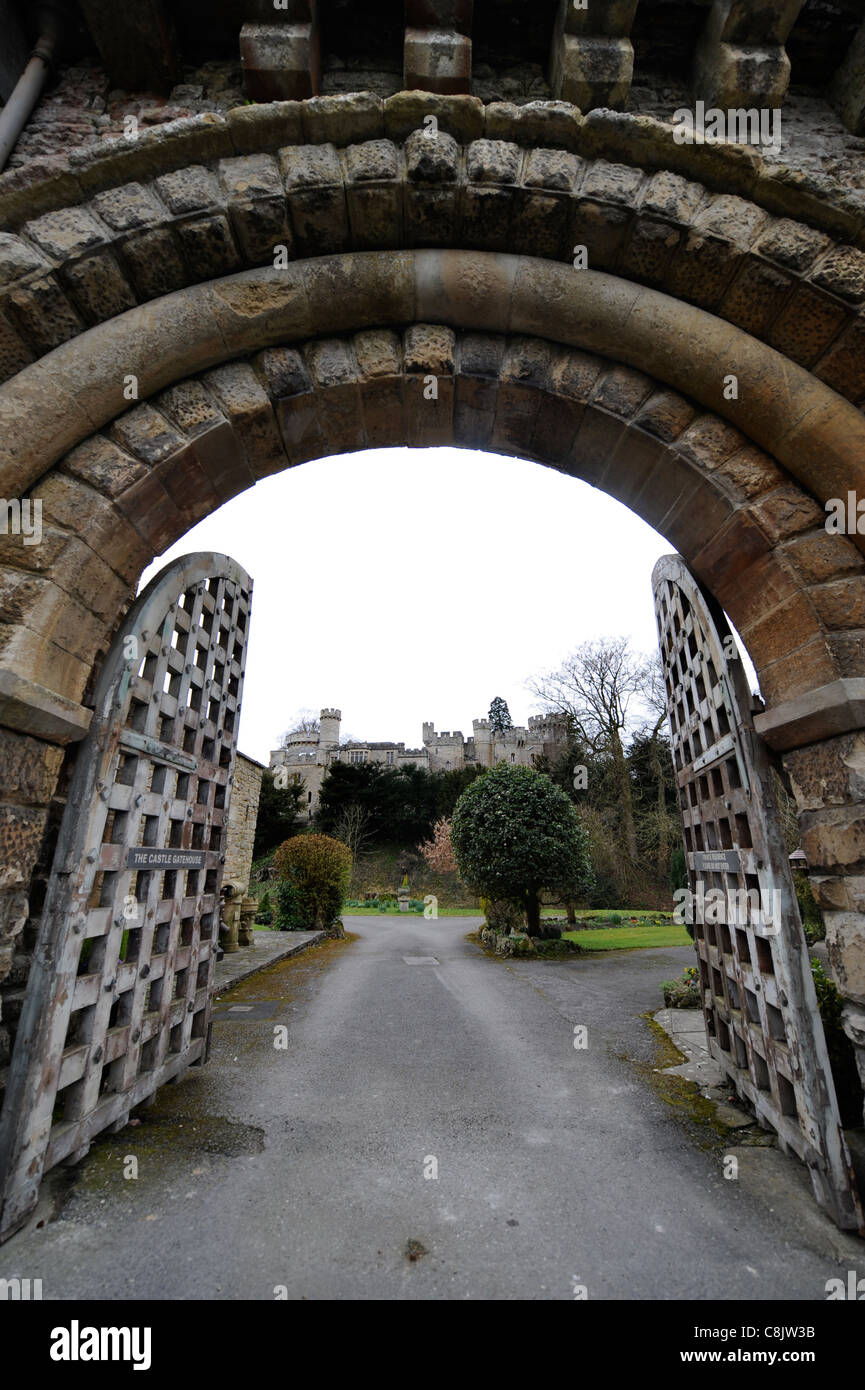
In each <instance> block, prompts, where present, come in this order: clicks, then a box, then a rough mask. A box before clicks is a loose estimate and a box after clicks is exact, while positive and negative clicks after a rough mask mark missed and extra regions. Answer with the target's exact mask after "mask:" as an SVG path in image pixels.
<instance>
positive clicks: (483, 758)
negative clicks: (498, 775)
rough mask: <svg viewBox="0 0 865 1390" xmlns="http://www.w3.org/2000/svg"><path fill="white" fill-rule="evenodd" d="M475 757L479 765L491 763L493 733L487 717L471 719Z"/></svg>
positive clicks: (485, 765)
mask: <svg viewBox="0 0 865 1390" xmlns="http://www.w3.org/2000/svg"><path fill="white" fill-rule="evenodd" d="M472 730H473V733H474V745H475V757H476V758H477V760H478V762H479V763H480V765H481V767H492V765H493V734H492V729H491V728H490V721H489V720H488V719H473V720H472Z"/></svg>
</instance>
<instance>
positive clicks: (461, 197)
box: [0, 93, 865, 402]
mask: <svg viewBox="0 0 865 1390" xmlns="http://www.w3.org/2000/svg"><path fill="white" fill-rule="evenodd" d="M402 97H403V98H405V100H404V101H402V98H393V99H391V100H392V101H394V102H396V103H397V106H396V107H395V108H394V110H393V111H392V112H391V119H390V121H388V120H386V119H385V117H386V116H387V114H388V113H387V111H386V110H385V108H388V106H389V103H388V102H384V103H382V102H380V101H378V99H376V98H372V97H370V98H354V97H352V98H321V99H314V100H313V101H311V102H307V103H279V104H277V107H274V108H270V107H268V108H243V110H244V112H245V113H246V115H247V116H250V117H255V119H252V120H251V123H250V122H247V124H249V138H248V139H247V140H246V142H245V143H244V145H243V150H242V152H238V150H237V149H235V147H234V145H232V146H231V147H230V148H229V147H228V146H226V145H225V143H224V142H223V143H222V144H220V143H219V142H218V141H217V142H216V143H215V144H214V143H213V140H212V138H211V137H212V135H213V131H212V129H211V124H210V123H208V122H209V121H210V118H207V121H205V124H204V126H201V127H199V126H194V127H193V128H192V129H186V128H185V127H184V123H183V122H177V123H175V124H176V125H177V126H178V127H179V129H178V130H174V129H173V127H164V128H160V131H159V132H154V133H153V134H152V135H147V136H142V137H141V139H142V141H144V142H145V146H146V148H144V149H143V150H142V149H138V148H137V146H135V147H129V148H123V149H120V150H119V151H117V152H116V153H115V154H113V155H112V156H111V157H110V158H109V157H108V156H106V155H101V156H100V158H101V162H100V163H99V164H98V168H99V169H100V171H101V177H100V179H94V181H93V182H92V183H91V185H90V186H89V187H88V188H87V189H84V188H80V189H79V190H78V192H77V193H76V189H75V187H73V186H71V185H70V182H69V178H70V176H69V175H68V174H66V173H64V174H63V175H62V176H59V175H58V176H57V177H56V178H55V179H54V180H51V179H48V180H43V181H41V182H40V181H38V180H37V181H35V182H30V183H26V184H25V185H23V186H22V187H21V188H20V189H18V190H17V191H16V190H15V188H14V187H13V188H11V189H9V190H8V191H7V193H6V194H5V196H4V195H2V194H0V223H2V225H3V226H4V227H6V228H7V230H6V231H5V233H3V234H0V375H2V376H6V377H8V376H9V375H11V374H13V373H15V372H16V371H19V370H21V368H23V367H24V366H26V365H27V364H28V363H30V362H32V361H33V360H35V359H37V358H39V357H40V356H42V355H43V354H45V353H46V352H48V351H50V350H52V349H53V348H55V347H57V346H59V345H60V344H61V343H63V342H66V341H69V340H71V339H73V338H74V337H75V336H76V335H78V334H80V333H82V332H84V331H86V330H87V329H88V328H90V327H93V326H95V325H96V324H99V323H101V322H103V321H105V320H107V319H109V318H111V317H113V316H115V315H118V314H120V313H122V312H124V311H125V310H127V309H129V308H131V307H133V306H134V305H135V304H137V303H143V302H146V301H147V300H149V299H153V298H157V297H160V296H161V295H163V294H166V293H170V292H172V291H173V290H176V289H179V288H181V287H183V286H186V285H189V284H193V283H199V282H202V281H206V280H209V279H212V278H215V277H217V276H221V275H226V274H230V273H232V272H235V271H240V270H242V269H244V268H250V267H252V266H256V265H265V264H272V263H273V260H274V247H275V246H282V247H284V248H285V255H286V256H287V257H288V259H289V260H292V259H303V258H304V257H306V256H309V255H313V254H315V255H319V254H327V253H335V252H346V251H349V250H352V249H356V250H364V249H372V248H376V247H378V248H381V249H399V248H402V247H405V246H436V245H438V246H445V245H454V246H457V247H461V246H466V247H474V248H477V249H484V250H503V251H508V252H518V253H523V254H530V255H535V256H539V257H543V258H547V259H551V260H558V261H564V262H566V263H568V264H570V263H571V261H572V259H573V255H574V248H575V246H577V245H582V246H585V247H586V252H587V256H588V262H589V265H590V266H591V267H592V268H594V269H597V270H605V271H608V272H611V273H615V274H617V275H619V276H620V277H621V278H623V279H629V280H632V281H635V282H637V283H645V284H649V285H652V286H654V287H655V288H659V289H661V290H663V291H665V292H667V293H670V294H671V295H673V296H674V297H676V298H680V299H683V300H686V301H690V302H693V303H696V304H698V305H699V306H700V307H702V308H704V309H707V310H710V311H711V312H712V313H715V314H717V315H718V316H719V317H721V318H724V319H726V320H727V321H729V322H731V323H734V324H735V325H736V326H738V327H741V328H743V329H745V330H746V331H747V332H749V333H751V334H753V335H754V336H756V337H758V338H760V339H761V340H763V341H766V342H768V343H770V344H771V345H772V346H774V347H775V348H776V349H778V350H779V351H781V352H783V353H784V354H785V355H787V356H789V357H790V358H792V359H793V360H794V361H797V362H798V363H799V364H800V365H803V366H806V367H808V368H809V369H811V370H813V371H814V373H815V375H817V376H818V377H820V378H821V379H824V380H826V381H827V383H828V384H830V385H831V386H832V387H833V388H834V389H836V390H838V391H839V392H840V393H841V394H844V395H846V396H847V397H848V398H849V399H851V400H854V401H856V402H863V401H865V352H863V350H862V344H863V342H865V329H863V317H862V305H863V301H865V254H863V253H862V251H861V250H859V249H857V246H856V244H855V243H856V242H857V241H858V242H859V243H860V244H862V245H865V241H863V240H862V237H863V236H865V233H863V207H861V206H858V204H857V200H856V196H855V195H852V194H845V195H843V196H842V195H841V194H840V193H839V195H838V197H833V196H832V190H830V189H823V188H822V187H821V189H820V193H821V196H820V198H817V197H816V192H817V190H816V189H815V188H812V187H811V186H810V185H808V184H807V181H806V180H804V179H803V178H802V177H801V176H798V175H793V174H791V173H790V171H783V172H784V173H785V175H786V176H787V177H786V179H785V180H784V181H782V185H783V187H784V188H785V189H787V191H788V194H789V197H787V199H786V201H785V202H784V204H783V207H782V206H781V205H780V204H778V203H777V202H776V203H775V204H774V209H773V208H769V207H767V206H765V204H766V202H767V200H766V199H763V202H762V203H761V202H760V199H759V198H758V192H759V188H758V187H757V185H758V184H759V180H757V179H756V176H755V175H754V172H753V168H752V164H753V162H754V161H755V160H758V156H756V155H754V153H753V151H750V150H745V149H743V148H741V147H721V146H702V147H700V146H693V147H689V146H676V145H675V144H674V143H673V142H672V141H671V139H670V129H669V127H664V126H661V125H659V124H658V123H657V122H651V121H650V122H649V127H651V130H649V129H648V127H645V126H644V125H641V124H640V123H641V122H645V120H647V118H641V117H640V118H638V117H633V118H631V117H628V118H625V117H622V118H621V119H622V120H624V121H625V125H624V126H623V127H620V126H619V125H618V124H617V123H616V122H617V121H618V120H619V117H615V119H614V113H609V112H593V113H591V115H590V116H589V117H586V118H585V120H583V118H582V117H579V114H578V113H577V114H576V115H575V114H574V108H568V107H567V106H566V105H565V104H563V103H544V104H540V109H539V110H538V111H532V109H531V108H529V107H523V108H516V107H514V108H507V110H504V109H500V108H499V107H496V106H490V107H481V106H480V103H477V104H476V105H475V104H473V103H474V99H473V98H468V97H466V98H460V99H453V100H456V102H457V106H456V108H455V109H454V108H452V106H451V105H450V104H449V99H447V98H430V99H429V100H427V98H426V94H423V93H404V94H402ZM401 101H402V105H400V102H401ZM317 102H320V103H323V104H322V105H317V104H316V103H317ZM437 102H443V103H444V106H443V107H442V108H441V110H442V124H441V126H440V130H439V134H438V135H436V136H433V137H429V136H427V135H425V134H424V133H423V124H422V123H423V116H424V111H425V109H426V112H427V114H429V113H430V111H431V109H432V112H434V111H435V109H436V103H437ZM460 102H467V103H469V105H468V107H464V106H461V105H460ZM295 106H297V107H298V112H299V114H298V112H295V113H294V117H296V119H295V118H293V117H292V115H291V113H290V112H288V111H283V110H282V108H283V107H286V108H292V110H293V108H294V107H295ZM400 111H403V112H404V113H405V116H406V119H405V120H404V121H403V124H402V126H401V127H400V128H399V129H398V130H396V131H395V130H394V129H393V126H394V125H395V124H397V125H399V123H398V122H396V121H395V116H396V115H397V114H398V113H399V112H400ZM448 112H452V119H451V120H448V119H447V113H448ZM231 114H232V115H234V114H235V113H231ZM409 115H410V116H411V121H409V120H408V119H407V117H408V116H409ZM541 115H543V117H544V119H543V120H541V119H540V117H541ZM469 117H471V118H472V119H469ZM474 117H478V119H474ZM566 117H567V118H568V120H570V121H571V123H573V121H577V126H576V127H575V128H578V129H579V130H580V131H581V132H583V134H585V132H586V131H589V132H595V135H596V136H597V138H594V137H593V138H592V139H591V140H589V139H588V138H586V139H583V138H582V137H581V141H580V142H577V141H575V140H571V141H570V142H569V141H567V140H566V139H565V138H564V137H565V135H566V134H567V131H568V130H569V129H570V128H571V127H570V126H569V125H568V124H567V121H566V119H565V118H566ZM196 119H198V118H196ZM200 119H201V120H202V121H204V120H205V118H200ZM213 119H214V120H216V121H217V124H218V123H219V120H220V119H221V118H213ZM244 119H245V118H244ZM412 122H413V123H412ZM563 122H564V125H563V124H562V123H563ZM628 122H631V124H630V125H629V124H628ZM240 123H241V125H244V120H241V122H240ZM229 124H230V123H229ZM449 125H450V126H451V127H452V129H453V130H454V132H456V133H455V134H451V132H450V130H449V129H448V126H449ZM472 127H473V128H472ZM641 132H642V135H641ZM253 133H254V136H255V138H253ZM205 134H206V135H207V138H206V139H205V138H204V137H205ZM557 134H558V135H559V136H560V137H561V138H560V139H559V141H558V143H557V139H556V136H557ZM601 136H603V138H601ZM649 136H651V138H649ZM326 137H327V138H326ZM643 137H645V138H643ZM616 140H619V146H620V147H619V146H617V144H616ZM147 142H150V143H147ZM569 143H570V144H571V145H573V146H574V148H573V149H569V148H567V146H568V144H569ZM577 145H579V149H577ZM151 146H152V148H151ZM653 151H654V154H653V153H652V152H653ZM674 151H678V152H679V154H676V155H675V156H674V153H673V152H674ZM682 151H685V152H687V159H688V160H690V161H691V163H690V164H688V165H687V167H686V166H685V165H683V164H682V158H681V152H682ZM145 155H146V159H145V158H144V156H145ZM181 155H182V156H183V157H182V158H181ZM91 157H92V158H96V156H95V155H93V154H92V153H88V154H87V158H91ZM668 157H669V158H668ZM742 160H744V162H745V164H746V165H747V166H748V169H749V170H750V171H751V172H750V175H749V178H748V180H745V181H743V180H741V179H739V180H736V179H731V178H729V177H727V176H726V172H725V171H727V170H728V166H729V167H738V164H737V161H738V163H741V161H742ZM142 161H143V162H142ZM656 166H658V167H656ZM754 167H756V166H754ZM712 171H714V174H715V175H717V177H714V178H713V177H712V176H711V175H712ZM18 173H19V171H16V172H15V175H14V176H12V175H10V176H8V178H9V179H13V183H14V178H15V177H18ZM4 177H5V176H4ZM28 177H32V171H29V174H28ZM771 182H772V184H773V187H774V186H775V184H776V183H778V179H777V178H776V176H775V173H774V172H773V175H772V180H771ZM3 183H4V179H3V178H0V188H2V186H3ZM806 187H807V188H810V193H809V194H808V197H806V196H805V190H806ZM52 190H53V193H52V196H50V197H49V193H51V191H52ZM713 190H714V191H713ZM794 190H798V192H796V194H795V196H794ZM800 195H801V196H800ZM812 195H814V196H813V197H812ZM809 197H812V201H813V203H814V206H812V205H811V203H809V201H808V198H809ZM797 198H798V200H799V201H798V202H797ZM839 198H840V199H841V201H839ZM768 201H769V202H770V203H771V201H772V200H771V199H769V200H768ZM860 201H865V200H861V199H860ZM857 208H858V210H857ZM773 210H774V213H775V215H770V214H771V213H772V212H773ZM794 217H795V218H798V220H795V221H794V220H791V219H792V218H794ZM860 234H861V235H860ZM833 238H839V239H840V240H839V241H838V242H837V243H836V241H835V240H833ZM850 242H853V243H854V244H852V245H851V244H847V243H850Z"/></svg>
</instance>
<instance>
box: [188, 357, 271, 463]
mask: <svg viewBox="0 0 865 1390" xmlns="http://www.w3.org/2000/svg"><path fill="white" fill-rule="evenodd" d="M204 384H205V386H206V387H207V389H208V391H210V392H212V394H213V395H214V396H215V397H216V399H217V400H218V401H219V403H220V405H221V406H222V408H223V410H224V411H225V415H226V418H227V419H228V420H229V421H230V422H231V424H232V425H233V427H234V429H235V430H236V431H237V435H238V438H239V440H240V442H241V444H242V445H243V448H244V451H245V453H246V458H247V462H248V464H249V469H250V472H251V473H252V475H253V477H255V478H263V477H266V476H268V475H269V474H271V473H277V472H280V471H281V470H282V469H283V468H284V467H285V463H286V459H285V452H284V450H283V447H282V441H281V439H280V435H279V430H278V429H277V425H276V419H275V416H274V413H273V407H272V405H271V403H270V399H269V397H268V395H267V393H266V392H265V390H264V388H263V386H262V385H261V383H260V382H259V380H258V378H257V377H256V375H255V372H254V371H253V370H252V367H251V366H250V365H249V364H248V363H246V362H236V363H229V364H227V365H226V366H224V367H217V368H216V369H215V370H214V371H212V372H208V373H207V374H206V375H205V377H204Z"/></svg>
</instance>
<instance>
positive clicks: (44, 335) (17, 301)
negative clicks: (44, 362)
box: [5, 275, 84, 357]
mask: <svg viewBox="0 0 865 1390" xmlns="http://www.w3.org/2000/svg"><path fill="white" fill-rule="evenodd" d="M5 307H6V312H7V314H8V316H9V318H10V319H11V321H12V323H13V325H14V326H15V327H16V328H17V329H18V331H19V333H20V334H21V337H22V338H23V340H24V342H25V343H26V344H27V345H28V346H29V347H31V348H33V349H34V350H35V352H36V353H37V355H38V356H40V357H41V356H42V354H43V353H46V352H50V351H51V350H52V348H55V347H59V346H60V344H61V343H65V342H68V341H69V339H70V338H74V337H76V336H77V334H79V333H80V332H81V331H82V330H83V328H84V322H83V320H82V319H81V316H80V314H78V312H77V311H76V309H75V308H74V307H73V306H72V304H71V303H70V301H69V299H68V297H67V296H66V295H65V294H64V293H63V291H62V290H61V288H60V286H59V285H58V284H57V281H56V280H55V278H54V276H53V275H44V276H34V277H33V278H32V279H30V280H28V281H27V283H26V285H25V284H19V285H13V286H12V289H11V290H9V292H8V297H7V299H6V306H5Z"/></svg>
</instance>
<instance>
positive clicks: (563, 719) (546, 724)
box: [529, 714, 568, 738]
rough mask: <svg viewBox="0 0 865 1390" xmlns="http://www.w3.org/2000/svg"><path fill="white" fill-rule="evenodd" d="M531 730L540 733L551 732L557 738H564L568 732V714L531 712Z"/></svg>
mask: <svg viewBox="0 0 865 1390" xmlns="http://www.w3.org/2000/svg"><path fill="white" fill-rule="evenodd" d="M529 731H530V732H531V733H538V734H545V733H549V734H552V735H553V736H554V737H555V738H563V737H565V736H566V735H567V732H568V716H567V715H566V714H530V715H529Z"/></svg>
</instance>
